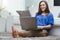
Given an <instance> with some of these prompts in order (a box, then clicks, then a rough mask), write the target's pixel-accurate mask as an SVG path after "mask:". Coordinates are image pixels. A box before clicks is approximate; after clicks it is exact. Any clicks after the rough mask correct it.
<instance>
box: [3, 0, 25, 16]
mask: <svg viewBox="0 0 60 40" xmlns="http://www.w3.org/2000/svg"><path fill="white" fill-rule="evenodd" d="M3 7H5V9H6V10H8V11H9V12H11V13H12V15H16V16H17V15H18V14H17V13H16V11H17V10H25V0H3Z"/></svg>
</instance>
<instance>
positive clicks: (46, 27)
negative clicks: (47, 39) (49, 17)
mask: <svg viewBox="0 0 60 40" xmlns="http://www.w3.org/2000/svg"><path fill="white" fill-rule="evenodd" d="M37 28H38V29H50V28H51V25H47V26H37Z"/></svg>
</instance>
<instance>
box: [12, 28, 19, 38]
mask: <svg viewBox="0 0 60 40" xmlns="http://www.w3.org/2000/svg"><path fill="white" fill-rule="evenodd" d="M12 36H13V37H14V38H17V37H19V33H18V31H17V30H16V29H15V28H14V27H12Z"/></svg>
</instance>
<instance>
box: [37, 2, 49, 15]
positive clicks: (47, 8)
mask: <svg viewBox="0 0 60 40" xmlns="http://www.w3.org/2000/svg"><path fill="white" fill-rule="evenodd" d="M42 2H44V3H45V4H46V9H45V12H46V13H50V10H49V7H48V3H47V2H46V1H40V3H39V8H38V12H37V14H41V13H42V10H41V8H40V4H41V3H42Z"/></svg>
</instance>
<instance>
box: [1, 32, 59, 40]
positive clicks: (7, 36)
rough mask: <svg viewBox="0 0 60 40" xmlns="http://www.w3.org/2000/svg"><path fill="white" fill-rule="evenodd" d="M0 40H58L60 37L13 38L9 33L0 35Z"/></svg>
mask: <svg viewBox="0 0 60 40" xmlns="http://www.w3.org/2000/svg"><path fill="white" fill-rule="evenodd" d="M0 40H60V36H47V37H25V38H23V37H20V38H13V37H12V35H11V33H6V32H4V33H0Z"/></svg>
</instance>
